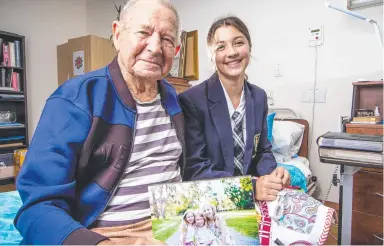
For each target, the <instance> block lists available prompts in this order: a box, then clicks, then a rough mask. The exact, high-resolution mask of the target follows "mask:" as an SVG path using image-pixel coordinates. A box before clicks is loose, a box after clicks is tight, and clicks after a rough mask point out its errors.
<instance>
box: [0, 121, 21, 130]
mask: <svg viewBox="0 0 384 246" xmlns="http://www.w3.org/2000/svg"><path fill="white" fill-rule="evenodd" d="M21 127H25V125H24V124H21V123H17V122H14V123H1V122H0V129H8V128H21Z"/></svg>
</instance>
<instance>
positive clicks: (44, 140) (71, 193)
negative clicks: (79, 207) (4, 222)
mask: <svg viewBox="0 0 384 246" xmlns="http://www.w3.org/2000/svg"><path fill="white" fill-rule="evenodd" d="M90 125H91V117H90V115H89V114H88V113H86V112H85V111H83V110H82V109H80V108H78V107H77V106H75V105H74V104H73V103H72V102H70V101H68V100H66V99H63V98H51V99H48V100H47V103H46V105H45V107H44V110H43V112H42V115H41V118H40V121H39V124H38V126H37V128H36V131H35V134H34V136H33V139H32V142H31V144H30V147H29V149H28V152H27V156H26V159H25V161H24V163H23V166H22V167H21V170H20V173H19V174H18V176H17V180H16V187H17V190H18V191H19V193H20V197H21V199H22V201H23V205H22V207H21V208H20V210H19V211H18V213H17V215H16V218H15V220H14V223H15V226H16V228H17V229H18V230H19V232H20V234H21V235H22V237H23V242H22V244H33V245H39V244H51V245H57V244H97V243H98V242H100V241H102V240H104V239H106V238H105V237H103V236H101V235H99V234H97V233H95V232H92V231H90V230H88V229H87V228H85V227H84V226H83V225H82V224H80V223H79V222H77V221H76V220H75V219H74V218H73V217H72V216H71V211H72V210H73V209H74V206H73V205H74V204H75V200H76V194H75V189H76V181H75V172H76V165H77V159H78V155H79V152H80V150H81V148H82V145H83V143H84V141H85V139H86V137H87V135H88V132H89V129H90Z"/></svg>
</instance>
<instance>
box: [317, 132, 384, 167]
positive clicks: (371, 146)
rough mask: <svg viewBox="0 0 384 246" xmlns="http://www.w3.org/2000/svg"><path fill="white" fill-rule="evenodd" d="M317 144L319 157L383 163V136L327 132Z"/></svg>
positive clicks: (365, 162)
mask: <svg viewBox="0 0 384 246" xmlns="http://www.w3.org/2000/svg"><path fill="white" fill-rule="evenodd" d="M317 144H318V146H319V156H320V158H327V159H329V160H338V161H345V162H354V163H361V164H372V165H378V166H382V165H383V160H384V159H383V136H374V135H360V134H348V133H344V132H327V133H326V134H324V135H322V136H320V137H319V138H318V139H317Z"/></svg>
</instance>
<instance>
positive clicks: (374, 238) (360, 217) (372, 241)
mask: <svg viewBox="0 0 384 246" xmlns="http://www.w3.org/2000/svg"><path fill="white" fill-rule="evenodd" d="M351 237H352V238H351V243H352V244H353V245H383V241H382V240H381V239H382V238H383V217H380V216H375V215H371V214H366V213H360V212H357V211H353V213H352V236H351Z"/></svg>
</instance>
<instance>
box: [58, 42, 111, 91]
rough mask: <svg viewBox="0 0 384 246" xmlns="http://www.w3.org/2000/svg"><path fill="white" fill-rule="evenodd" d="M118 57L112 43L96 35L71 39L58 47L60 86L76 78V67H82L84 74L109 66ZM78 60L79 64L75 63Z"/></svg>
mask: <svg viewBox="0 0 384 246" xmlns="http://www.w3.org/2000/svg"><path fill="white" fill-rule="evenodd" d="M115 56H116V50H115V48H114V47H113V44H112V42H111V41H109V40H108V39H105V38H101V37H97V36H94V35H87V36H83V37H78V38H73V39H69V40H68V42H67V43H64V44H61V45H59V46H57V79H58V85H61V84H63V83H64V82H65V81H67V80H68V79H70V78H72V77H74V76H75V75H76V74H77V73H78V72H75V66H80V67H81V70H83V71H84V73H87V72H91V71H94V70H97V69H100V68H102V67H104V66H106V65H107V64H109V63H110V62H111V61H112V60H113V58H114V57H115ZM76 59H79V60H78V63H76V62H75V60H76Z"/></svg>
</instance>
